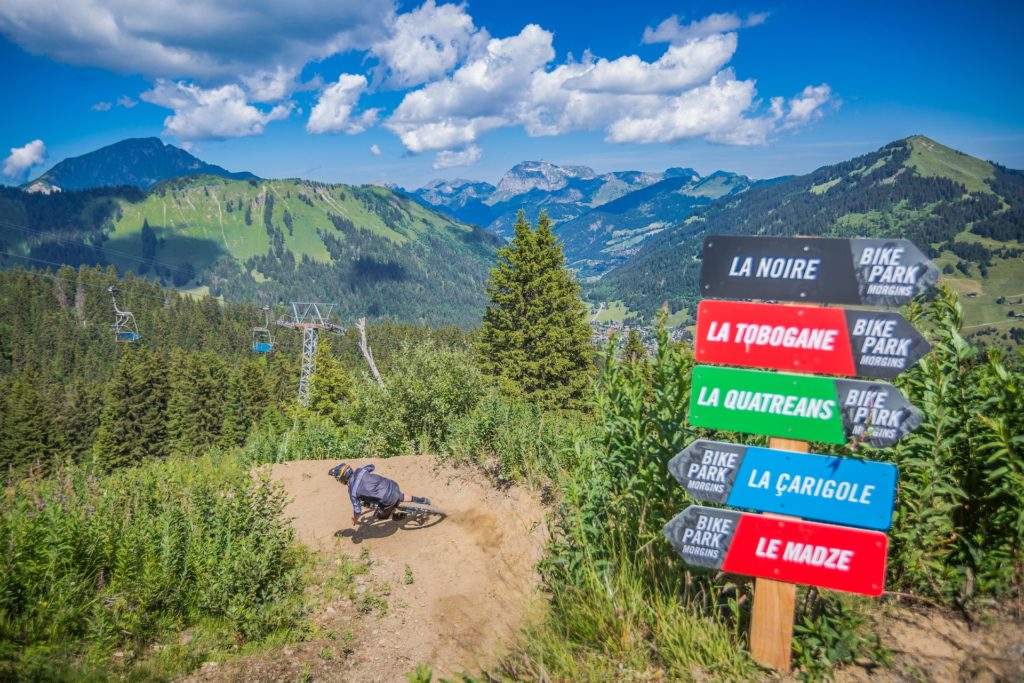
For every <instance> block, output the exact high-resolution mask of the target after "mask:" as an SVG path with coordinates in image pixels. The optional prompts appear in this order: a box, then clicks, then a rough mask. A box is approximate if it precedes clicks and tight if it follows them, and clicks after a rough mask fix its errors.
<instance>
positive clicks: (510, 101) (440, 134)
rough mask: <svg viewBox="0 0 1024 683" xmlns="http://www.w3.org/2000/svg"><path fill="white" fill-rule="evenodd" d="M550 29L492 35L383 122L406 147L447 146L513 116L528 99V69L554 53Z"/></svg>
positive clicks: (429, 148) (458, 144)
mask: <svg viewBox="0 0 1024 683" xmlns="http://www.w3.org/2000/svg"><path fill="white" fill-rule="evenodd" d="M551 42H552V34H551V33H549V32H548V31H545V30H544V29H542V28H541V27H539V26H537V25H535V24H529V25H527V26H526V27H525V28H523V30H522V31H521V32H520V33H519V35H516V36H512V37H510V38H504V39H497V38H495V39H492V40H490V41H488V43H487V47H486V48H485V49H484V50H483V51H482V53H481V54H480V55H479V56H478V57H476V58H473V59H470V60H469V61H467V62H466V63H465V64H463V65H462V66H461V67H459V68H458V69H457V70H456V71H455V73H453V74H452V75H451V76H450V77H449V78H446V79H444V80H440V81H435V82H433V83H430V84H429V85H426V86H424V87H423V88H421V89H419V90H416V91H413V92H411V93H409V94H407V95H406V96H405V97H404V98H403V99H402V102H401V104H399V105H398V108H397V109H396V110H395V113H394V114H393V115H392V116H391V118H390V119H389V120H388V123H387V126H388V128H390V129H391V130H392V131H394V132H395V133H397V134H398V136H399V137H400V138H401V140H402V143H403V144H404V145H405V146H406V148H407V149H409V151H411V152H424V151H433V150H443V149H453V148H455V147H463V146H466V145H468V144H471V143H473V142H474V141H475V140H476V139H477V138H478V137H479V136H480V135H481V134H482V133H484V132H486V131H487V130H491V129H493V128H497V127H500V126H503V125H510V124H511V123H513V122H514V120H515V118H514V115H513V112H511V111H509V109H510V108H515V107H516V106H518V105H528V104H529V103H528V102H524V101H523V100H524V95H526V94H528V92H529V88H530V82H531V80H532V75H533V73H534V72H535V71H537V70H538V69H542V68H543V67H544V65H546V64H547V63H548V62H550V61H551V60H552V59H554V56H555V50H554V48H553V47H552V44H551Z"/></svg>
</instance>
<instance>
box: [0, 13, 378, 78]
mask: <svg viewBox="0 0 1024 683" xmlns="http://www.w3.org/2000/svg"><path fill="white" fill-rule="evenodd" d="M393 17H394V7H393V4H392V0H335V1H334V2H319V1H318V0H253V1H252V2H222V1H221V0H163V1H162V2H158V3H152V2H136V1H134V0H88V1H87V2H82V1H80V0H4V2H2V3H0V34H2V35H3V36H5V37H6V38H8V39H9V40H11V41H12V42H14V43H16V44H18V45H20V46H21V47H23V48H25V49H26V50H27V51H29V52H31V53H33V54H37V55H45V56H47V57H51V58H53V59H56V60H58V61H61V62H66V63H69V64H75V65H79V66H93V67H100V68H104V69H110V70H111V71H116V72H119V73H141V74H143V75H144V76H148V77H150V78H172V79H182V78H185V79H203V80H208V81H211V82H213V81H218V80H219V82H224V81H225V80H228V79H231V78H234V77H236V76H237V74H246V73H256V72H257V71H259V70H261V69H265V70H271V71H273V70H274V69H275V68H276V67H277V66H278V65H284V67H285V68H296V67H301V66H302V65H304V64H306V63H308V62H309V61H311V60H317V59H322V58H324V57H327V56H330V55H332V54H336V53H338V52H342V51H345V50H349V49H356V50H365V49H368V48H369V47H371V46H372V45H373V44H374V43H376V42H377V41H379V40H381V39H383V38H384V37H385V36H386V33H385V32H386V27H387V26H388V25H389V24H390V23H391V22H393Z"/></svg>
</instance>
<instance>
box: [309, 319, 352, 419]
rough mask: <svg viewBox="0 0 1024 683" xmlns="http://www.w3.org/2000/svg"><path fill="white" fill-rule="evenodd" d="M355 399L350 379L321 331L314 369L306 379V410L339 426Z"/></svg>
mask: <svg viewBox="0 0 1024 683" xmlns="http://www.w3.org/2000/svg"><path fill="white" fill-rule="evenodd" d="M353 400H355V392H354V391H353V388H352V379H351V377H349V374H348V372H346V371H345V368H344V367H343V366H342V365H341V362H340V361H338V359H337V358H335V357H334V354H333V353H332V351H331V342H330V340H329V339H328V338H327V337H326V335H324V336H323V337H321V339H320V343H319V344H318V346H317V350H316V372H315V373H313V377H312V378H311V379H310V382H309V406H308V408H309V410H310V411H311V412H313V413H316V414H318V415H323V416H324V417H328V418H330V419H331V420H332V421H334V423H335V424H336V425H338V426H341V425H343V424H345V423H346V422H347V421H348V416H349V415H350V414H351V404H352V401H353Z"/></svg>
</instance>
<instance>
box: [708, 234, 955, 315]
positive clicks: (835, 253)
mask: <svg viewBox="0 0 1024 683" xmlns="http://www.w3.org/2000/svg"><path fill="white" fill-rule="evenodd" d="M938 279H939V271H938V269H937V268H936V267H935V265H934V264H933V263H932V262H931V261H929V260H928V259H927V258H925V256H924V254H922V253H921V252H920V251H919V250H918V249H917V247H915V246H914V245H913V244H912V243H910V242H908V241H907V240H887V239H863V238H859V237H856V238H850V239H841V238H830V237H819V238H803V237H746V236H745V237H737V236H724V235H709V236H708V237H706V238H704V261H703V264H702V266H701V273H700V284H701V294H702V295H703V296H705V297H709V298H712V299H773V300H781V301H800V302H817V303H835V304H866V305H871V306H902V305H903V304H905V303H907V302H908V301H910V300H911V299H913V298H914V297H915V296H916V295H918V294H920V293H921V292H923V291H925V290H926V289H928V288H929V287H931V286H932V285H933V284H935V282H936V281H937V280H938Z"/></svg>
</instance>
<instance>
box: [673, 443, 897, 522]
mask: <svg viewBox="0 0 1024 683" xmlns="http://www.w3.org/2000/svg"><path fill="white" fill-rule="evenodd" d="M668 467H669V471H671V472H672V474H673V476H675V478H676V479H678V480H679V483H680V484H682V485H683V487H684V488H685V489H686V492H687V493H688V494H689V495H690V496H691V497H693V498H696V499H697V500H705V501H713V502H716V503H725V504H727V505H733V506H735V507H740V508H747V509H750V510H758V511H760V512H775V513H779V514H786V515H793V516H794V517H803V518H805V519H813V520H817V521H819V522H832V523H835V524H846V525H849V526H856V527H863V528H866V529H878V530H880V531H885V530H886V529H888V528H889V527H890V526H891V525H892V510H893V504H894V502H895V499H896V466H895V465H890V464H889V463H883V462H874V461H870V460H859V459H857V458H840V457H837V456H831V455H817V454H814V453H797V452H794V451H782V450H777V449H773V448H760V447H757V446H738V445H736V444H730V443H721V442H718V441H704V440H700V441H694V442H693V443H692V444H690V445H689V446H687V447H686V449H685V450H683V451H681V452H680V453H679V454H678V455H676V456H675V457H674V458H672V460H671V461H670V462H669V464H668Z"/></svg>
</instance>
